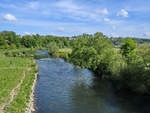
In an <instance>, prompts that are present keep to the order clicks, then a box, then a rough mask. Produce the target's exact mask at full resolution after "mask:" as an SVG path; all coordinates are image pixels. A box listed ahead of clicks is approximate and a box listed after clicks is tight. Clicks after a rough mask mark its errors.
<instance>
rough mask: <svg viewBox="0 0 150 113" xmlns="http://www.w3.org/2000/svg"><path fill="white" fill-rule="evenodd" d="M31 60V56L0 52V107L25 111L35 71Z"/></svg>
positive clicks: (20, 112) (13, 112) (7, 109)
mask: <svg viewBox="0 0 150 113" xmlns="http://www.w3.org/2000/svg"><path fill="white" fill-rule="evenodd" d="M33 61H34V60H33V58H25V57H24V58H22V57H5V56H4V55H3V53H2V52H1V53H0V109H2V108H5V109H4V111H5V112H9V113H24V112H25V109H26V107H27V103H28V102H29V96H30V93H31V91H32V89H31V87H32V84H33V81H34V79H35V73H36V71H37V70H36V69H35V67H36V66H35V63H34V62H33ZM19 84H20V85H19ZM0 112H1V111H0Z"/></svg>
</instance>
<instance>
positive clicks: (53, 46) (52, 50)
mask: <svg viewBox="0 0 150 113" xmlns="http://www.w3.org/2000/svg"><path fill="white" fill-rule="evenodd" d="M58 50H59V47H58V46H57V44H56V43H55V42H50V43H49V44H48V52H49V53H50V54H52V55H53V54H55V53H57V52H58Z"/></svg>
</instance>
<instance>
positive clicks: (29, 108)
mask: <svg viewBox="0 0 150 113" xmlns="http://www.w3.org/2000/svg"><path fill="white" fill-rule="evenodd" d="M37 75H38V74H37V73H36V74H35V79H34V82H33V85H32V88H31V89H32V92H31V94H30V100H29V103H28V106H27V108H26V111H25V113H32V112H34V111H35V100H34V97H35V95H34V93H35V86H36V81H37Z"/></svg>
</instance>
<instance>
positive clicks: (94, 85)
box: [35, 58, 150, 113]
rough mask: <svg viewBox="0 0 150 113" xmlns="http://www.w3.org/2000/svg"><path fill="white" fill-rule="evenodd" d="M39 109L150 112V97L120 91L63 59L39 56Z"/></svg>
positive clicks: (47, 112)
mask: <svg viewBox="0 0 150 113" xmlns="http://www.w3.org/2000/svg"><path fill="white" fill-rule="evenodd" d="M37 63H38V66H39V76H38V81H37V85H36V91H35V96H36V97H35V98H36V106H37V111H36V112H37V113H150V109H149V107H150V99H149V100H148V99H147V100H146V99H143V98H141V97H139V96H137V97H136V96H133V95H130V96H129V94H124V93H123V94H117V93H115V90H114V89H113V87H112V84H111V83H110V82H109V81H101V80H99V79H98V78H94V77H93V76H92V73H91V72H90V71H89V70H87V69H80V68H79V67H74V66H73V65H72V64H70V63H67V62H65V61H64V60H62V59H51V58H45V59H40V60H37Z"/></svg>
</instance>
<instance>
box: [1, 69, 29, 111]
mask: <svg viewBox="0 0 150 113" xmlns="http://www.w3.org/2000/svg"><path fill="white" fill-rule="evenodd" d="M29 70H30V69H28V70H27V71H29ZM25 76H26V71H25V72H24V73H23V77H22V79H21V81H20V82H19V84H17V86H16V87H15V88H13V89H12V91H11V92H10V95H9V96H10V100H9V101H8V102H7V103H4V104H3V105H2V107H1V108H0V113H4V111H5V110H6V109H7V107H8V105H10V103H11V102H12V101H13V100H14V98H15V96H16V95H17V94H18V90H19V88H20V86H21V84H22V83H23V81H24V79H25Z"/></svg>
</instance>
